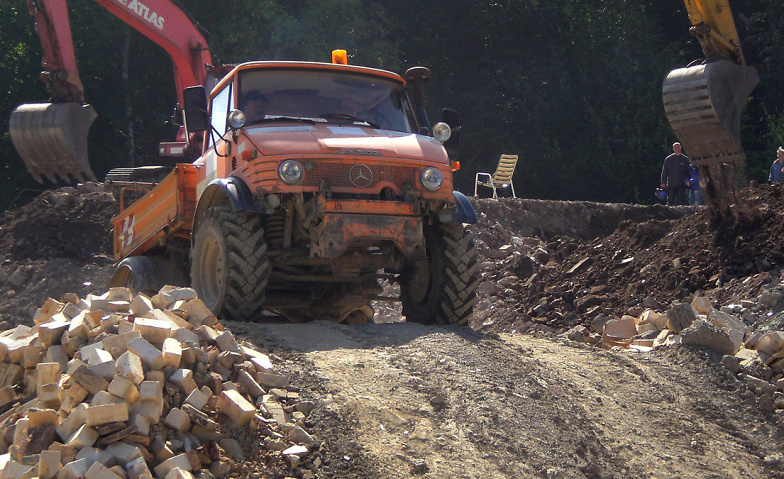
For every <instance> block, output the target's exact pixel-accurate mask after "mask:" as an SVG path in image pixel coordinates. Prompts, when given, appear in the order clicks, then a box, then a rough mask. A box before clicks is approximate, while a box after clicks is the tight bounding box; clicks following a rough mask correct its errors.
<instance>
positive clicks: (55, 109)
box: [9, 103, 98, 183]
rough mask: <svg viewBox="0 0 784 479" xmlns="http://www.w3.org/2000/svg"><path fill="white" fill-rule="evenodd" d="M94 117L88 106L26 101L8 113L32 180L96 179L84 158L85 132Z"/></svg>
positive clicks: (15, 142) (13, 137) (18, 148)
mask: <svg viewBox="0 0 784 479" xmlns="http://www.w3.org/2000/svg"><path fill="white" fill-rule="evenodd" d="M97 116H98V114H97V113H96V112H95V108H93V107H92V105H83V104H80V103H30V104H25V105H20V106H18V107H17V108H16V109H15V110H14V111H13V113H12V114H11V120H10V122H9V130H10V133H11V141H13V143H14V146H15V147H16V151H17V152H18V153H19V156H21V157H22V160H24V163H25V166H27V171H29V172H30V174H31V175H33V178H35V180H36V181H38V182H39V183H43V182H44V181H43V178H44V177H45V178H46V179H48V180H49V181H50V182H52V183H57V182H58V180H57V178H59V179H60V180H62V182H64V183H71V182H73V181H74V180H76V181H89V180H92V181H96V178H95V175H94V174H93V171H92V170H91V169H90V164H89V163H88V161H87V133H88V131H89V130H90V126H91V125H92V123H93V120H95V118H96V117H97Z"/></svg>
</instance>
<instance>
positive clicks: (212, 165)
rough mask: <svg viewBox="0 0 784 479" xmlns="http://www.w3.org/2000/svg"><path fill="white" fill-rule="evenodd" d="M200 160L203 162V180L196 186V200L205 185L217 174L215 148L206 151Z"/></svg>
mask: <svg viewBox="0 0 784 479" xmlns="http://www.w3.org/2000/svg"><path fill="white" fill-rule="evenodd" d="M202 160H203V161H204V179H203V180H201V181H200V182H199V184H198V185H196V197H197V198H201V194H202V193H204V190H206V189H207V185H208V184H209V183H210V181H212V180H214V179H215V177H216V176H217V174H218V173H217V172H218V155H216V154H215V148H211V149H209V150H207V152H206V153H205V154H204V156H202Z"/></svg>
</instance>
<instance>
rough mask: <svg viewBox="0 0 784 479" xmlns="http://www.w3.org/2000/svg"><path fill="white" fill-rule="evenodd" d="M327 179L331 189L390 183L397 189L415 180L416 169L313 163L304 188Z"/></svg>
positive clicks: (371, 186) (358, 164)
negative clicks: (382, 182)
mask: <svg viewBox="0 0 784 479" xmlns="http://www.w3.org/2000/svg"><path fill="white" fill-rule="evenodd" d="M324 178H326V179H328V180H329V184H330V186H331V187H332V188H368V189H373V188H375V187H376V185H378V183H379V182H381V181H384V182H391V183H393V184H395V185H397V186H399V187H402V185H403V184H404V183H407V182H409V183H410V182H413V181H414V180H415V179H416V168H413V167H408V166H390V165H373V164H370V165H368V164H366V163H316V162H314V163H313V169H311V170H310V171H307V172H306V173H305V180H304V186H316V187H318V186H319V185H320V184H321V180H322V179H324Z"/></svg>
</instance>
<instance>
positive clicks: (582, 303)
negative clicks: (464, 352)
mask: <svg viewBox="0 0 784 479" xmlns="http://www.w3.org/2000/svg"><path fill="white" fill-rule="evenodd" d="M739 199H740V201H739V203H738V206H737V207H736V213H737V215H736V218H733V219H730V220H725V221H716V220H715V219H714V218H712V217H711V216H710V215H709V213H708V211H707V210H706V209H693V208H676V209H673V208H664V207H649V208H648V209H645V208H642V207H640V208H642V209H639V210H636V211H635V210H632V211H633V212H634V213H633V216H632V215H630V214H629V212H628V210H626V209H625V208H626V207H625V206H610V207H608V208H604V209H603V210H602V211H603V212H604V213H606V214H609V216H605V220H604V221H605V222H606V224H604V227H605V228H606V229H604V230H603V229H602V228H601V227H593V228H592V227H591V226H590V225H591V224H592V223H596V224H599V225H601V224H602V221H598V220H596V221H594V220H592V217H593V213H592V212H591V208H590V207H589V208H584V209H583V210H582V211H585V213H580V212H579V210H578V211H576V213H575V214H574V215H568V216H567V215H564V214H562V213H561V212H559V211H557V210H555V211H550V212H549V214H548V215H546V216H545V215H542V216H539V223H534V224H535V225H537V226H534V227H531V225H527V226H526V227H525V228H520V227H519V226H517V225H516V224H515V223H514V222H513V221H508V219H510V218H517V217H518V216H519V215H518V214H517V211H518V210H520V211H522V212H525V211H526V210H527V209H528V203H527V202H526V201H525V200H522V201H521V200H514V199H502V200H500V201H495V200H479V201H478V202H477V203H478V204H477V210H480V211H484V210H488V211H499V210H504V215H503V216H500V217H499V216H497V215H493V216H492V217H491V214H490V213H489V212H488V213H486V218H483V220H484V221H480V223H479V224H478V225H476V226H474V227H473V228H474V233H475V235H476V236H477V243H478V244H479V248H480V251H482V252H483V253H484V254H485V256H487V258H488V260H487V261H485V263H484V264H483V266H482V267H483V270H484V280H483V284H482V285H481V286H480V296H481V297H482V301H480V303H479V304H478V306H477V314H476V315H475V318H474V321H473V326H474V327H476V328H483V329H490V330H504V331H506V330H513V329H516V330H520V329H524V328H526V327H529V326H530V325H531V324H538V325H544V326H546V328H545V329H551V330H553V331H556V332H560V331H564V330H565V329H568V328H570V327H572V326H575V325H578V324H583V325H586V326H587V325H588V324H589V323H590V322H591V321H592V320H593V319H594V318H596V317H597V316H599V315H602V314H605V315H609V314H615V315H622V314H626V313H628V312H632V313H635V312H637V311H639V310H640V308H642V307H644V306H645V307H653V308H654V309H663V308H666V307H667V306H668V305H669V304H670V303H672V302H673V301H675V300H681V301H686V300H690V298H691V297H693V296H694V295H695V294H696V295H708V294H709V295H710V296H711V297H713V298H715V299H717V300H719V301H721V302H728V301H736V300H737V301H739V300H740V299H744V298H753V297H756V296H757V295H758V294H759V293H760V290H761V288H762V287H763V286H765V285H768V284H770V283H771V282H772V281H777V280H778V278H779V276H780V274H781V271H779V269H780V268H782V267H784V250H782V247H781V244H780V243H781V241H780V238H781V237H782V233H784V222H782V215H784V200H783V199H782V190H781V187H780V186H776V185H767V184H766V185H762V186H759V187H756V188H748V189H745V190H743V191H741V192H739ZM491 201H492V202H493V203H501V204H502V205H503V206H495V205H492V206H489V205H488V203H489V202H491ZM550 208H554V206H550ZM662 209H663V210H670V212H669V213H667V214H664V213H660V210H662ZM613 210H616V213H617V214H615V215H613ZM646 215H647V217H646ZM668 215H669V217H668ZM550 217H556V218H557V219H556V220H554V221H553V220H551V219H549V218H550ZM564 219H566V223H565V224H566V225H574V223H570V222H569V220H576V221H577V222H578V224H579V222H580V221H582V222H583V223H585V226H584V227H582V228H580V227H575V230H579V231H580V232H581V234H573V233H570V232H569V231H568V230H566V229H564V228H561V229H560V230H559V229H558V228H554V229H551V230H550V232H549V233H548V230H547V229H546V228H547V227H549V226H552V224H555V226H559V224H560V223H561V222H563V221H564ZM613 221H615V224H616V225H617V226H616V227H615V229H614V230H613V231H611V232H609V234H603V232H604V231H607V230H608V229H609V228H611V227H612V226H613ZM536 228H538V232H537V234H536V235H535V237H522V236H518V232H520V231H522V232H530V231H531V230H532V229H533V230H534V231H536ZM657 306H658V308H657Z"/></svg>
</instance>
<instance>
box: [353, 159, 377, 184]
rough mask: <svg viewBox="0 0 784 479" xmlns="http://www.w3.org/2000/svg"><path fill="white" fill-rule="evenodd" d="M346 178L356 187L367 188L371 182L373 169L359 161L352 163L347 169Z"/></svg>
mask: <svg viewBox="0 0 784 479" xmlns="http://www.w3.org/2000/svg"><path fill="white" fill-rule="evenodd" d="M348 179H349V180H351V184H352V185H354V186H356V187H357V188H367V187H368V186H370V184H371V183H372V182H373V170H371V169H370V167H369V166H368V165H363V164H361V163H360V164H357V165H354V166H352V167H351V169H350V170H349V171H348Z"/></svg>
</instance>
